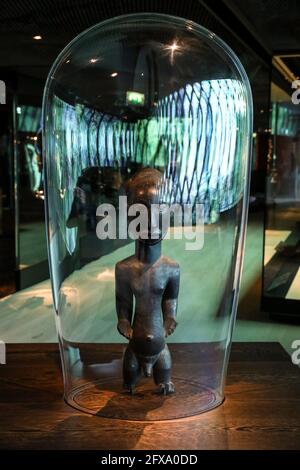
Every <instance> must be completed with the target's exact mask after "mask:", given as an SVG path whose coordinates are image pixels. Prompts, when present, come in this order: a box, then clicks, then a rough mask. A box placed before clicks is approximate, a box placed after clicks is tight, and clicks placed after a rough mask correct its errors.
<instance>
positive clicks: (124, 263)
mask: <svg viewBox="0 0 300 470" xmlns="http://www.w3.org/2000/svg"><path fill="white" fill-rule="evenodd" d="M133 262H134V255H132V256H128V258H125V259H122V260H121V261H118V262H117V263H116V274H122V273H127V271H128V270H129V268H131V267H132V264H133Z"/></svg>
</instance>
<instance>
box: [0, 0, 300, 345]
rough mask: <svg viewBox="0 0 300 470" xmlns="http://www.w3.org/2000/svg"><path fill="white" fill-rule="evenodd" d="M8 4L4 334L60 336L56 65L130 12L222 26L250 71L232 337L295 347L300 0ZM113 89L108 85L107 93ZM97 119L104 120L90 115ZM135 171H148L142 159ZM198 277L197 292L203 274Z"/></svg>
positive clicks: (1, 279)
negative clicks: (51, 236)
mask: <svg viewBox="0 0 300 470" xmlns="http://www.w3.org/2000/svg"><path fill="white" fill-rule="evenodd" d="M1 6H2V8H1V12H0V35H1V42H0V79H1V80H3V81H5V83H6V104H1V105H0V242H1V243H0V297H1V298H0V338H1V339H2V340H4V341H6V342H54V341H56V331H55V324H54V314H53V310H52V297H51V287H50V282H49V279H48V278H49V272H48V261H47V247H46V237H45V224H44V207H43V205H44V189H43V174H42V143H41V104H42V94H43V88H44V85H45V80H46V77H47V74H48V72H49V68H50V66H51V64H52V63H53V61H54V59H55V58H56V56H57V55H58V53H59V52H60V51H61V49H62V48H63V47H64V46H65V45H66V44H67V43H68V42H69V41H70V40H71V39H73V38H74V37H75V36H76V35H77V34H79V33H80V32H81V31H83V30H84V29H86V28H88V27H90V26H91V25H93V24H95V23H97V22H100V21H102V20H104V19H106V18H110V17H114V16H117V15H120V14H125V13H132V12H160V13H169V14H173V15H177V16H181V17H184V18H188V19H191V20H194V21H195V22H197V23H199V24H201V25H203V26H205V27H206V28H208V29H210V30H212V31H214V32H215V33H216V34H218V35H219V36H220V37H221V38H222V39H224V40H225V41H226V42H227V43H228V44H229V45H230V46H231V48H232V49H233V50H234V51H235V52H236V54H237V55H238V57H239V58H240V60H241V62H242V64H243V65H244V67H245V69H246V72H247V74H248V76H249V79H250V83H251V87H252V93H253V100H254V132H253V156H252V179H251V199H250V207H249V226H248V233H247V242H246V253H245V261H244V270H243V277H242V288H241V294H240V302H239V308H238V317H237V325H236V330H235V336H234V339H235V340H237V341H247V340H249V341H280V342H281V344H282V345H283V346H284V347H285V348H286V349H287V350H290V347H291V343H292V341H293V340H294V339H298V338H299V335H300V313H299V312H300V308H299V307H300V270H299V268H300V187H299V184H300V105H299V106H297V105H295V104H293V103H292V101H291V96H292V93H293V91H294V90H293V89H292V87H291V85H292V82H293V81H294V80H297V79H298V78H299V76H300V11H299V4H298V2H297V1H296V0H286V1H277V0H276V1H274V0H273V1H271V0H268V1H264V2H262V1H260V0H248V1H247V2H238V1H237V0H226V1H209V0H207V1H205V0H185V1H184V2H183V1H181V0H172V1H169V0H157V1H155V0H149V1H147V0H139V1H134V0H132V1H131V0H123V1H117V0H110V1H108V0H105V1H103V0H94V1H88V0H73V1H68V0H53V1H51V2H49V1H44V0H39V1H38V0H29V1H27V2H24V1H18V0H17V1H15V2H9V1H3V2H2V3H1ZM114 72H115V73H116V74H117V71H112V73H111V77H110V80H111V86H113V81H114V80H115V79H117V75H115V74H114ZM109 87H110V84H109V82H108V83H107V89H103V90H102V93H103V95H105V94H108V93H109V91H110V90H109ZM87 121H88V124H87V125H90V126H93V125H94V124H93V119H92V116H90V119H88V118H87ZM140 132H143V130H142V129H140ZM133 164H135V165H140V166H142V165H143V155H142V153H141V154H140V155H137V157H136V161H135V162H133ZM115 183H116V184H118V182H117V181H116V182H115ZM211 264H214V265H211ZM207 265H208V266H209V269H210V270H211V271H213V273H214V275H215V276H216V279H217V277H218V275H219V271H218V265H217V264H216V263H213V262H212V260H207ZM194 282H195V288H197V286H198V285H199V283H201V279H195V280H194ZM210 294H211V295H212V293H210V292H206V296H209V295H210ZM92 295H97V292H95V293H93V294H92ZM113 324H115V318H111V319H110V320H109V321H108V322H106V323H105V325H102V326H103V328H106V329H107V332H108V335H109V331H111V330H112V331H114V330H115V327H114V326H112V325H113ZM185 335H186V332H185V331H184V329H181V330H180V335H179V336H178V337H177V340H180V341H185V339H186V336H185ZM111 340H115V336H113V337H112V338H111Z"/></svg>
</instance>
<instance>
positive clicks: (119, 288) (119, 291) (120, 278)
mask: <svg viewBox="0 0 300 470" xmlns="http://www.w3.org/2000/svg"><path fill="white" fill-rule="evenodd" d="M115 280H116V309H117V315H118V327H117V328H118V331H119V333H120V334H121V335H123V336H125V338H127V339H130V338H131V337H132V328H131V320H132V309H133V295H132V291H131V289H130V286H129V284H128V276H127V273H126V270H125V269H124V267H122V266H120V264H119V263H117V264H116V271H115Z"/></svg>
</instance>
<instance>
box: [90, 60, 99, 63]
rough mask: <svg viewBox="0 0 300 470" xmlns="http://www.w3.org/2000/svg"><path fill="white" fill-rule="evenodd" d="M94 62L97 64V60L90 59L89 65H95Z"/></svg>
mask: <svg viewBox="0 0 300 470" xmlns="http://www.w3.org/2000/svg"><path fill="white" fill-rule="evenodd" d="M96 62H98V59H91V60H90V63H91V64H95V63H96Z"/></svg>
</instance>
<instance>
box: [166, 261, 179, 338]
mask: <svg viewBox="0 0 300 470" xmlns="http://www.w3.org/2000/svg"><path fill="white" fill-rule="evenodd" d="M179 282H180V269H179V265H176V266H175V267H174V268H173V270H172V272H171V276H170V279H169V281H168V284H167V287H166V289H165V292H164V295H163V300H162V312H163V318H164V328H165V335H166V336H169V335H171V334H172V333H173V332H174V330H175V328H176V326H177V321H176V313H177V299H178V293H179Z"/></svg>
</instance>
